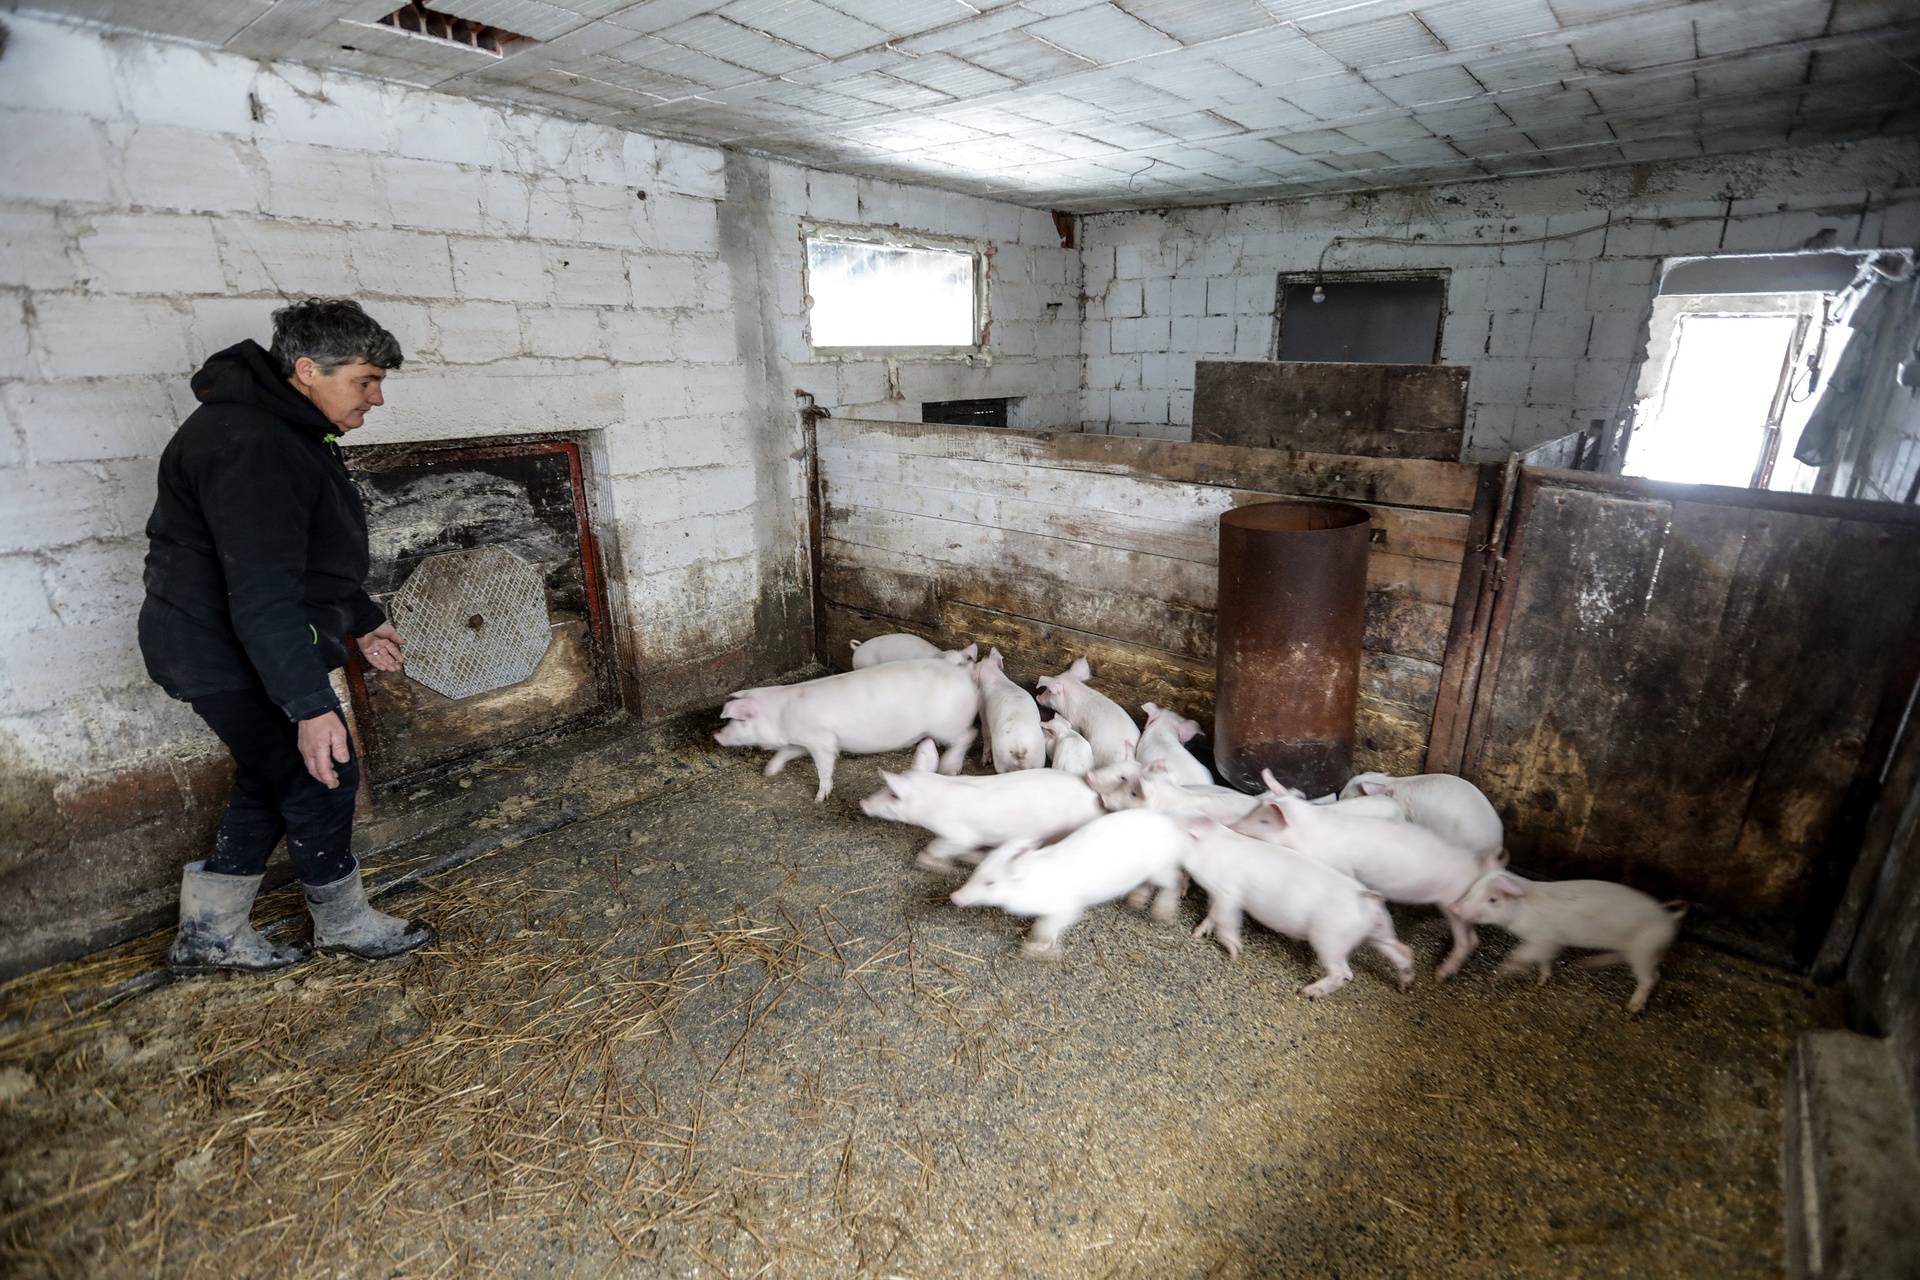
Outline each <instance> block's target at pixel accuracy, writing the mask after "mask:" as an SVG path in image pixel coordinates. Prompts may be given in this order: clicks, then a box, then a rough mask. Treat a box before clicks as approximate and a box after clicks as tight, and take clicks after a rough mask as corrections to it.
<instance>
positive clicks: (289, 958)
mask: <svg viewBox="0 0 1920 1280" xmlns="http://www.w3.org/2000/svg"><path fill="white" fill-rule="evenodd" d="M261 878H262V877H260V876H223V875H220V874H218V873H217V872H213V871H208V870H207V864H206V863H205V862H204V861H202V862H189V863H188V864H187V866H186V869H185V870H184V871H182V872H181V873H180V929H179V932H177V933H175V934H174V935H173V946H172V947H171V948H170V949H169V950H168V951H167V968H168V969H169V970H171V971H172V972H173V973H174V975H175V976H177V977H182V978H186V977H192V976H194V975H195V974H202V973H214V972H216V971H218V970H221V969H230V970H233V971H234V972H237V973H272V972H273V971H274V970H276V969H288V968H291V967H293V966H294V965H296V964H299V963H301V962H302V961H304V960H308V959H311V958H312V956H313V952H311V951H309V950H308V949H307V948H306V947H304V946H301V945H300V944H298V943H290V942H270V941H268V940H267V939H266V938H264V937H262V936H260V934H259V933H258V932H257V931H256V930H255V929H254V927H253V925H252V923H251V922H250V921H249V920H248V919H247V916H248V913H249V912H250V911H252V909H253V898H254V895H255V894H256V893H258V892H259V891H260V881H261Z"/></svg>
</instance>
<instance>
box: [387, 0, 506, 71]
mask: <svg viewBox="0 0 1920 1280" xmlns="http://www.w3.org/2000/svg"><path fill="white" fill-rule="evenodd" d="M380 25H381V26H383V27H392V28H393V29H394V30H396V31H404V32H406V33H407V34H409V35H415V36H423V37H425V38H426V39H428V40H444V41H446V42H447V43H449V44H461V45H466V46H468V47H469V48H473V49H478V50H480V51H481V52H482V53H491V54H493V55H495V56H496V57H505V56H506V55H507V54H509V53H512V52H513V51H514V50H515V49H517V48H519V47H520V46H521V45H526V44H533V43H535V41H534V40H533V39H532V38H531V37H530V36H523V35H519V34H517V33H515V32H512V31H505V30H502V29H501V28H499V27H490V26H488V25H487V24H486V23H484V22H473V21H471V20H469V19H467V18H456V17H454V16H453V15H452V14H450V13H439V12H437V11H435V10H433V9H429V8H428V7H427V6H426V5H424V4H422V3H421V2H420V0H412V3H410V4H408V5H406V6H404V7H403V8H399V9H395V10H394V11H393V12H392V13H390V14H388V15H387V16H386V17H384V18H382V19H380Z"/></svg>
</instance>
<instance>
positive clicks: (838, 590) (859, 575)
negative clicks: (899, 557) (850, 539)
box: [820, 542, 940, 627]
mask: <svg viewBox="0 0 1920 1280" xmlns="http://www.w3.org/2000/svg"><path fill="white" fill-rule="evenodd" d="M840 545H841V544H838V543H834V542H829V543H827V544H826V552H827V554H826V555H824V556H823V557H822V559H821V565H820V591H821V595H822V596H823V597H824V598H825V599H827V600H829V601H832V602H833V603H835V604H841V605H846V606H847V607H848V608H852V609H861V610H864V611H867V612H869V613H878V614H885V615H886V616H887V617H890V618H898V619H900V620H902V621H904V622H915V623H918V624H920V625H921V626H927V627H931V626H934V625H935V624H937V623H938V622H939V620H940V591H939V586H940V584H939V579H937V578H934V577H929V576H927V575H925V574H919V573H909V572H904V571H902V570H898V569H891V568H885V567H882V566H879V565H863V564H859V563H857V561H855V560H854V559H852V558H850V557H847V556H844V555H840V554H836V553H837V551H838V550H839V548H840Z"/></svg>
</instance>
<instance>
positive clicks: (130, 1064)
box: [0, 718, 1836, 1276]
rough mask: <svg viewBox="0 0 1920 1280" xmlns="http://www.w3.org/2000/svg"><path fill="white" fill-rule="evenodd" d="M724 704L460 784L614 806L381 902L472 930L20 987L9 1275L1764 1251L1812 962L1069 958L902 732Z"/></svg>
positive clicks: (1179, 937)
mask: <svg viewBox="0 0 1920 1280" xmlns="http://www.w3.org/2000/svg"><path fill="white" fill-rule="evenodd" d="M711 728H712V721H711V720H708V719H704V718H703V719H700V720H697V721H692V722H684V723H678V724H669V725H667V726H663V727H656V728H654V729H652V730H648V731H646V732H624V733H619V734H610V735H608V736H607V737H606V738H605V739H604V740H602V741H599V742H598V743H597V744H595V745H593V746H592V747H591V749H589V750H582V749H579V748H575V747H568V746H567V745H565V744H560V745H552V746H547V747H543V748H539V749H537V750H535V751H532V752H528V753H524V754H521V755H519V756H516V757H513V758H512V759H511V760H510V761H500V760H496V761H493V762H479V763H476V764H475V765H473V766H470V767H468V768H466V769H464V770H463V771H461V772H460V773H459V774H457V775H455V776H452V777H450V778H448V779H447V780H445V781H444V782H442V783H440V784H438V785H439V786H441V787H443V788H444V789H445V791H446V792H448V793H453V794H458V795H459V796H462V797H464V798H466V799H468V800H469V801H471V802H472V804H473V806H474V807H473V809H472V811H471V814H470V819H469V822H468V825H469V826H470V827H471V828H474V829H477V830H481V831H484V830H487V829H489V828H492V829H495V830H498V831H501V832H507V831H510V830H514V829H515V826H514V824H515V823H516V822H517V821H518V817H517V815H519V814H521V813H522V812H523V811H524V810H525V808H526V807H527V805H528V804H529V803H535V804H547V805H574V806H580V807H581V810H582V812H581V815H580V816H579V818H578V820H576V821H574V822H573V823H571V824H570V825H567V826H564V827H562V828H560V829H558V830H554V831H550V832H548V833H546V834H543V835H537V836H533V837H530V838H527V839H524V840H519V841H513V840H508V841H505V842H504V847H500V848H498V849H497V851H495V852H493V853H491V854H489V855H487V856H484V857H482V858H480V859H479V860H477V861H473V862H470V863H468V864H467V865H465V866H463V867H460V868H457V869H454V870H448V871H442V872H439V873H435V874H431V875H428V876H426V877H425V878H424V879H422V880H420V881H419V882H417V883H415V884H414V885H413V886H412V887H411V888H408V889H406V890H404V891H403V892H402V893H401V894H400V895H399V902H398V904H397V906H395V904H394V903H393V902H391V901H390V902H389V903H388V904H387V905H389V906H390V907H395V909H400V910H405V911H408V912H417V913H419V914H422V915H425V916H426V917H428V918H430V919H432V920H434V921H435V922H436V923H437V924H438V925H439V926H440V929H441V940H440V941H439V943H438V944H437V945H435V946H434V947H433V948H431V949H430V950H428V951H426V952H423V953H421V954H418V955H416V956H413V957H409V958H405V959H402V960H399V961H395V962H389V963H386V964H381V965H371V966H369V965H359V964H354V963H350V962H345V961H337V960H328V961H322V962H317V963H314V964H312V965H309V966H308V967H306V968H303V969H300V970H297V971H295V972H293V973H292V974H289V975H286V976H282V977H278V978H271V977H269V978H262V979H228V978H221V979H210V980H200V981H194V982H188V983H180V984H174V985H171V986H167V987H165V988H164V989H161V990H158V991H154V992H151V993H148V994H143V995H140V996H138V997H137V998H133V999H129V1000H126V1001H125V1002H123V1003H120V1004H118V1005H117V1006H114V1007H111V1008H100V1007H97V1006H95V1007H89V1003H88V1002H89V999H90V998H91V993H94V992H97V991H98V990H100V989H102V988H106V987H110V986H112V985H114V984H120V987H121V989H123V990H124V989H125V984H126V981H127V980H128V978H129V977H131V976H136V975H138V974H139V973H140V972H143V971H150V970H151V969H152V967H153V966H154V965H155V964H156V963H157V961H158V958H159V955H160V953H161V951H162V950H163V949H164V947H165V944H166V938H165V936H164V935H156V936H155V937H153V938H151V939H147V940H144V941H142V942H140V943H136V944H130V945H129V946H127V947H125V948H122V949H121V950H120V951H119V952H117V953H111V954H108V955H104V956H101V957H97V958H95V959H93V960H90V961H85V962H79V963H76V964H73V965H69V966H65V967H63V968H60V969H54V970H49V971H46V972H43V973H42V974H39V975H36V976H34V977H32V978H28V979H22V980H18V981H16V982H15V983H13V984H11V985H10V986H9V987H8V988H6V989H5V990H4V992H0V999H3V1000H4V1002H5V1009H6V1013H5V1019H6V1020H5V1022H4V1024H0V1026H4V1036H5V1038H4V1041H0V1142H3V1143H4V1145H5V1149H6V1150H7V1152H8V1155H7V1157H6V1159H5V1161H4V1166H5V1168H4V1173H3V1174H0V1259H4V1267H5V1269H6V1270H7V1271H8V1272H9V1273H10V1274H20V1275H54V1276H60V1275H76V1276H77V1275H86V1276H132V1275H186V1276H193V1275H221V1276H251V1275H260V1276H267V1275H274V1276H282V1275H294V1276H306V1275H313V1276H320V1275H370V1274H386V1275H395V1276H431V1275H441V1276H453V1275H459V1276H467V1275H493V1274H499V1275H523V1276H535V1275H541V1276H544V1275H582V1276H584V1275H636V1276H642V1275H644V1276H652V1275H674V1276H683V1275H684V1276H692V1275H739V1276H752V1275H769V1276H856V1275H894V1276H952V1275H1005V1274H1019V1275H1039V1276H1101V1275H1111V1276H1168V1275H1195V1276H1199V1275H1212V1276H1252V1275H1273V1274H1298V1275H1328V1274H1340V1275H1400V1274H1406V1273H1408V1272H1410V1271H1415V1270H1417V1271H1419V1272H1421V1273H1422V1274H1431V1275H1484V1274H1489V1273H1493V1274H1529V1275H1545V1274H1553V1275H1566V1274H1577V1275H1595V1276H1599V1275H1635V1276H1638V1275H1643V1274H1646V1273H1647V1271H1648V1270H1649V1265H1650V1264H1652V1269H1653V1270H1656V1271H1660V1272H1663V1273H1667V1274H1679V1275H1717V1276H1771V1275H1777V1274H1778V1273H1779V1270H1780V1266H1781V1240H1780V1207H1779V1203H1780V1200H1779V1198H1780V1187H1779V1176H1778V1172H1777V1167H1778V1143H1779V1132H1780V1107H1781V1093H1780V1089H1781V1086H1780V1081H1781V1077H1782V1066H1783V1063H1784V1062H1785V1060H1786V1055H1787V1052H1788V1049H1789V1047H1790V1045H1791V1044H1792V1041H1793V1039H1794V1036H1795V1035H1796V1034H1797V1033H1798V1032H1799V1031H1800V1030H1802V1029H1803V1028H1805V1027H1807V1026H1810V1025H1818V1024H1830V1023H1832V1022H1833V1021H1834V1018H1835V1014H1836V1010H1834V1009H1833V1008H1832V1007H1831V1005H1830V1002H1829V1001H1828V1000H1827V999H1826V998H1825V997H1824V996H1823V995H1822V994H1820V993H1819V992H1818V991H1817V990H1816V989H1815V988H1813V987H1812V986H1810V985H1809V984H1806V983H1804V982H1802V981H1801V980H1799V979H1797V978H1795V977H1793V976H1791V975H1788V974H1785V973H1783V972H1781V971H1779V970H1776V969H1771V968H1768V967H1765V966H1762V965H1759V964H1757V963H1753V962H1749V961H1745V960H1741V959H1739V958H1736V957H1730V956H1727V955H1725V954H1722V953H1719V952H1716V951H1714V950H1711V949H1708V948H1704V947H1701V946H1698V945H1695V944H1691V943H1687V942H1683V943H1682V944H1681V945H1680V946H1678V947H1677V948H1676V949H1675V950H1674V952H1673V953H1672V954H1671V956H1670V957H1669V960H1668V963H1667V967H1666V976H1665V980H1664V982H1663V983H1662V985H1661V987H1660V989H1659V990H1658V991H1657V992H1656V994H1655V996H1654V1000H1653V1004H1652V1006H1651V1008H1650V1009H1649V1011H1648V1013H1647V1014H1646V1015H1645V1016H1644V1017H1643V1018H1641V1019H1639V1020H1628V1019H1627V1018H1626V1017H1625V1016H1624V1015H1623V1011H1622V1005H1623V1004H1624V1002H1625V999H1626V996H1627V992H1628V990H1629V987H1630V981H1629V979H1628V978H1627V977H1626V976H1625V975H1624V973H1622V972H1620V971H1604V972H1589V971H1585V970H1581V969H1578V968H1573V967H1571V966H1568V967H1566V968H1564V969H1563V970H1562V974H1561V976H1559V977H1557V978H1556V981H1555V982H1554V983H1553V984H1552V985H1549V986H1547V987H1545V988H1538V989H1537V988H1535V987H1534V986H1533V985H1532V983H1531V982H1518V981H1508V980H1499V979H1496V978H1495V977H1494V976H1493V966H1494V963H1495V962H1496V961H1497V960H1498V958H1499V956H1500V954H1501V952H1502V951H1503V949H1504V947H1503V945H1502V944H1501V943H1500V942H1498V941H1493V940H1490V941H1489V945H1487V946H1486V947H1485V948H1483V951H1482V954H1481V955H1480V956H1478V957H1476V958H1475V959H1474V960H1473V961H1471V962H1470V963H1469V965H1468V967H1467V969H1466V971H1465V973H1464V974H1463V975H1462V977H1461V978H1460V979H1459V980H1457V981H1456V982H1454V983H1451V984H1447V985H1444V986H1443V985H1440V984H1436V983H1435V982H1433V980H1432V970H1433V966H1434V964H1435V962H1436V960H1437V959H1438V957H1439V955H1440V954H1441V952H1442V951H1443V950H1444V948H1445V941H1446V930H1445V928H1444V927H1443V926H1442V924H1441V922H1440V920H1439V918H1438V917H1437V916H1436V915H1434V914H1432V913H1429V912H1419V911H1414V912H1405V913H1401V914H1400V916H1399V918H1398V925H1399V927H1400V930H1401V934H1402V937H1404V938H1405V939H1406V940H1407V941H1408V942H1409V943H1410V944H1411V945H1412V946H1413V948H1414V950H1415V952H1416V956H1417V961H1418V965H1419V970H1420V981H1419V982H1418V983H1417V985H1416V986H1415V987H1414V988H1413V990H1412V991H1411V992H1410V993H1407V994H1402V993H1400V992H1399V991H1397V990H1396V989H1395V988H1394V987H1393V985H1392V984H1391V982H1390V981H1389V975H1388V973H1387V971H1386V968H1385V966H1384V965H1383V964H1382V963H1380V962H1379V961H1378V960H1377V959H1376V958H1374V957H1372V956H1370V955H1364V956H1360V957H1356V979H1355V981H1354V982H1353V983H1352V984H1351V985H1349V986H1348V987H1347V988H1345V989H1344V990H1342V991H1341V992H1340V993H1338V995H1336V996H1334V997H1333V998H1331V999H1330V1000H1327V1001H1323V1002H1321V1003H1318V1004H1308V1003H1306V1002H1304V1001H1302V1000H1300V999H1299V998H1298V997H1297V996H1296V995H1295V994H1294V991H1295V989H1296V988H1297V987H1298V986H1299V985H1300V984H1301V983H1302V982H1303V981H1306V980H1307V979H1309V978H1310V977H1311V976H1312V972H1313V970H1312V964H1311V958H1310V956H1309V955H1308V954H1307V953H1306V952H1305V950H1304V949H1303V948H1300V947H1297V946H1295V945H1293V944H1291V943H1288V942H1285V941H1283V940H1280V939H1277V938H1275V937H1274V936H1273V935H1270V934H1266V933H1263V932H1261V931H1258V930H1255V931H1253V932H1252V933H1251V934H1250V935H1249V939H1248V941H1249V946H1248V949H1247V952H1246V954H1245V955H1243V956H1242V958H1241V959H1240V960H1239V961H1238V962H1237V963H1234V962H1229V961H1228V960H1227V959H1226V958H1225V956H1224V954H1223V953H1221V952H1220V951H1219V950H1218V949H1217V948H1216V947H1214V946H1213V945H1212V944H1211V943H1208V942H1200V941H1194V940H1191V939H1189V937H1188V936H1187V934H1188V931H1189V930H1190V929H1191V928H1192V927H1193V925H1194V924H1195V923H1196V922H1197V920H1198V919H1199V917H1200V913H1201V911H1202V909H1203V907H1202V903H1201V900H1200V898H1199V895H1194V896H1191V897H1189V898H1188V900H1187V901H1186V903H1185V905H1184V907H1183V910H1182V913H1181V918H1180V920H1179V922H1178V925H1177V926H1169V925H1164V924H1156V923H1154V922H1153V921H1151V920H1149V919H1148V918H1147V917H1145V916H1144V915H1140V914H1136V913H1132V912H1128V911H1126V910H1123V909H1121V908H1118V907H1113V908H1103V909H1099V910H1096V911H1095V912H1093V913H1092V914H1090V915H1089V916H1088V918H1087V919H1086V920H1085V921H1084V922H1083V923H1082V924H1081V925H1080V926H1078V927H1077V928H1076V929H1074V930H1073V932H1072V933H1070V934H1069V935H1068V937H1067V951H1066V958H1065V960H1064V961H1063V962H1061V963H1058V964H1045V963H1036V962H1033V961H1028V960H1025V959H1023V958H1021V957H1020V956H1019V954H1018V948H1017V939H1018V934H1019V923H1018V922H1016V921H1013V920H1010V919H1008V918H1006V917H1004V916H1002V915H1000V914H999V913H997V912H991V911H982V912H967V911H962V910H960V909H958V908H955V907H953V906H952V905H950V904H949V903H948V902H947V901H946V897H945V895H946V893H947V892H948V891H949V890H950V889H951V888H952V887H953V881H952V880H950V879H946V878H943V877H939V876H936V875H933V874H931V873H928V872H925V871H921V870H919V869H917V868H915V867H914V866H913V865H912V862H913V855H914V852H915V851H916V850H917V849H918V847H919V845H920V844H921V843H922V840H923V836H922V833H920V832H919V831H917V830H913V829H909V828H905V827H900V826H894V825H890V824H884V823H880V822H875V821H872V820H869V819H864V818H862V817H861V816H860V814H859V811H858V808H857V804H858V801H859V799H860V797H861V796H863V795H865V794H867V793H868V792H869V791H870V790H872V789H873V788H874V787H875V785H876V784H877V771H878V769H879V768H880V767H883V766H884V767H893V768H898V767H901V765H902V763H903V759H904V758H903V757H867V758H853V759H843V760H842V762H841V767H840V773H839V785H838V786H837V787H836V789H835V791H834V793H833V795H832V796H831V797H830V798H829V799H828V800H827V801H826V802H825V803H823V804H819V805H816V804H814V803H812V800H811V797H812V794H813V778H812V775H811V770H810V769H809V768H808V767H807V766H806V764H805V763H804V762H802V763H800V764H796V765H794V766H792V767H790V768H789V769H788V770H787V771H786V772H785V773H783V774H781V775H780V776H779V777H777V778H774V779H771V780H768V779H763V778H762V777H761V776H760V774H759V764H760V762H761V757H759V756H758V755H753V756H749V755H746V754H734V753H725V752H721V751H719V750H717V749H716V748H715V747H714V745H713V744H712V743H711V741H710V740H709V739H708V738H707V733H708V732H709V731H710V730H711ZM636 778H639V779H642V780H643V781H639V782H636V781H635V779H636ZM463 784H464V789H463ZM440 798H441V797H440V796H438V795H435V796H430V797H424V798H422V799H421V800H420V801H419V803H421V804H423V805H427V804H433V803H438V802H439V800H440ZM408 852H409V851H407V850H402V851H400V855H399V862H400V863H404V862H405V861H406V857H405V855H406V854H407V853H408ZM414 852H417V851H414ZM289 909H291V908H290V904H289V903H287V902H285V901H279V902H270V903H267V904H265V905H264V906H263V907H262V910H261V912H260V913H259V917H260V918H268V917H272V916H273V915H275V914H276V913H277V912H284V911H287V910H289Z"/></svg>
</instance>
